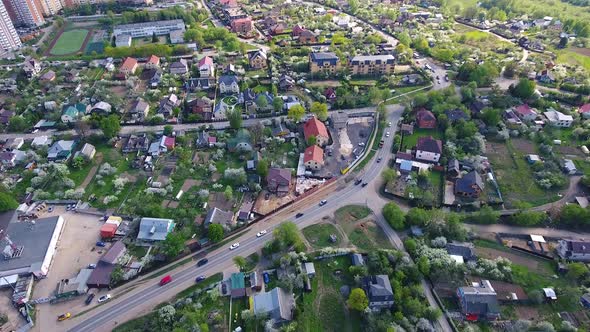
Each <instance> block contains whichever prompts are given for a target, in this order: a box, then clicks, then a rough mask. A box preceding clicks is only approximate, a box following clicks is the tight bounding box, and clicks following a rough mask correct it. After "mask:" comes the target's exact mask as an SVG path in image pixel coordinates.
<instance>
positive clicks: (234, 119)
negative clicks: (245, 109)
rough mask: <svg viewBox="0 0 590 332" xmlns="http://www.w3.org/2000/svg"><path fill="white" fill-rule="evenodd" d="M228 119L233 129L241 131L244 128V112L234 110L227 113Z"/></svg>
mask: <svg viewBox="0 0 590 332" xmlns="http://www.w3.org/2000/svg"><path fill="white" fill-rule="evenodd" d="M225 115H226V116H227V119H228V120H229V126H230V127H231V128H232V129H240V128H241V127H242V121H243V119H242V112H240V110H239V109H237V108H234V109H233V110H228V111H226V112H225Z"/></svg>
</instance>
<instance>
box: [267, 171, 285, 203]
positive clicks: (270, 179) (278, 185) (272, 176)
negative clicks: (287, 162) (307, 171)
mask: <svg viewBox="0 0 590 332" xmlns="http://www.w3.org/2000/svg"><path fill="white" fill-rule="evenodd" d="M266 183H267V186H268V191H270V192H271V193H275V194H277V195H278V196H285V195H287V194H288V193H289V189H290V187H291V170H290V169H287V168H271V169H269V170H268V175H267V176H266Z"/></svg>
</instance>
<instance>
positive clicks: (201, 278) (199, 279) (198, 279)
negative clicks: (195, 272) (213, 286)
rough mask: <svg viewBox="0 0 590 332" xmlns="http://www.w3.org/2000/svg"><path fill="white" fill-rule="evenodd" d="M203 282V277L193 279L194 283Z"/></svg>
mask: <svg viewBox="0 0 590 332" xmlns="http://www.w3.org/2000/svg"><path fill="white" fill-rule="evenodd" d="M203 280H205V276H198V277H197V278H196V279H195V282H201V281H203Z"/></svg>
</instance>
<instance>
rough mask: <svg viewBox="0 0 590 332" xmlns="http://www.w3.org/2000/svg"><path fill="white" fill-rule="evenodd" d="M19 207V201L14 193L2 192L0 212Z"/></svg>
mask: <svg viewBox="0 0 590 332" xmlns="http://www.w3.org/2000/svg"><path fill="white" fill-rule="evenodd" d="M17 207H18V202H17V201H16V200H15V199H14V196H13V195H10V194H7V193H3V192H0V212H5V211H9V210H14V209H16V208H17Z"/></svg>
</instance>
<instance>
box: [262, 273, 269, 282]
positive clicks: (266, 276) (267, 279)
mask: <svg viewBox="0 0 590 332" xmlns="http://www.w3.org/2000/svg"><path fill="white" fill-rule="evenodd" d="M262 278H264V283H265V284H268V283H269V282H270V276H269V275H268V273H266V272H264V273H263V274H262Z"/></svg>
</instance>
